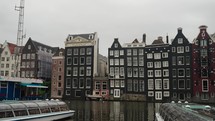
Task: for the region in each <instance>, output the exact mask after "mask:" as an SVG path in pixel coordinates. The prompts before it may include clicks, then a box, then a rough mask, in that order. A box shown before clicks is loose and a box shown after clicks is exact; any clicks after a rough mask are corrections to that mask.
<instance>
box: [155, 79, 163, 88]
mask: <svg viewBox="0 0 215 121" xmlns="http://www.w3.org/2000/svg"><path fill="white" fill-rule="evenodd" d="M155 89H156V90H161V89H162V80H161V79H155Z"/></svg>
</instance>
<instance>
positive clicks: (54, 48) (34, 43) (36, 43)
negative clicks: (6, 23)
mask: <svg viewBox="0 0 215 121" xmlns="http://www.w3.org/2000/svg"><path fill="white" fill-rule="evenodd" d="M28 41H31V42H32V44H33V45H34V47H35V48H36V50H37V51H38V50H39V47H42V48H46V49H49V50H52V52H53V53H55V52H56V51H57V50H58V49H59V48H58V47H51V46H48V45H45V44H42V43H40V42H37V41H35V40H32V39H31V38H29V39H28Z"/></svg>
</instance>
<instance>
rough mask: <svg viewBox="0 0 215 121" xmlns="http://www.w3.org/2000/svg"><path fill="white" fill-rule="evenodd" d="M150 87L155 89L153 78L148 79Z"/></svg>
mask: <svg viewBox="0 0 215 121" xmlns="http://www.w3.org/2000/svg"><path fill="white" fill-rule="evenodd" d="M148 89H149V90H153V89H154V81H153V79H148Z"/></svg>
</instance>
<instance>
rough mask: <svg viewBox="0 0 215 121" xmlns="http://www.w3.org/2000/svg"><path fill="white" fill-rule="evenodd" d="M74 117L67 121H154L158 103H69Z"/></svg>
mask: <svg viewBox="0 0 215 121" xmlns="http://www.w3.org/2000/svg"><path fill="white" fill-rule="evenodd" d="M67 103H68V106H70V109H71V110H75V115H74V116H73V117H72V119H68V120H67V121H154V117H155V112H157V111H158V109H159V105H160V104H159V103H146V102H126V101H123V102H119V101H70V102H67Z"/></svg>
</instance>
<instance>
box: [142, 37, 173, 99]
mask: <svg viewBox="0 0 215 121" xmlns="http://www.w3.org/2000/svg"><path fill="white" fill-rule="evenodd" d="M144 58H145V61H144V65H145V75H146V79H147V80H146V89H147V100H148V101H168V100H169V99H170V85H171V81H170V80H171V72H170V65H171V61H170V58H171V51H170V45H169V44H168V37H167V43H164V42H163V39H162V37H158V39H156V40H154V41H153V43H152V44H151V45H147V46H146V47H145V56H144Z"/></svg>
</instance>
